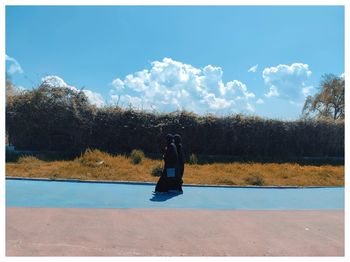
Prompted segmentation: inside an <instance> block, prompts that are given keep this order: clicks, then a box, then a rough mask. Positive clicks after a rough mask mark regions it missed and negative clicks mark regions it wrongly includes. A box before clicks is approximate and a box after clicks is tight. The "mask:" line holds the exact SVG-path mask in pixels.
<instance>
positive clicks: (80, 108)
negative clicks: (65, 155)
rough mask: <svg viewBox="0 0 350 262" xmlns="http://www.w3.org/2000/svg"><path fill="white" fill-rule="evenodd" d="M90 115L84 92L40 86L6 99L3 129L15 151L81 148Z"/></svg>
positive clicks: (88, 133) (91, 118)
mask: <svg viewBox="0 0 350 262" xmlns="http://www.w3.org/2000/svg"><path fill="white" fill-rule="evenodd" d="M93 116H94V108H93V107H92V106H91V105H89V103H88V101H87V97H86V96H85V94H84V93H83V92H76V91H74V90H71V89H69V88H51V87H48V86H45V85H41V86H40V87H39V88H38V89H34V90H32V91H28V92H25V93H23V94H21V95H17V96H15V97H13V98H12V99H11V100H10V101H8V103H7V105H6V130H7V133H8V139H9V142H10V143H12V144H13V145H15V147H16V149H18V150H77V149H80V148H82V149H84V148H87V147H88V144H89V141H88V139H89V137H90V134H91V128H92V126H91V125H92V123H93V121H92V120H93Z"/></svg>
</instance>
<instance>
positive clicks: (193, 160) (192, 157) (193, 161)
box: [188, 154, 198, 165]
mask: <svg viewBox="0 0 350 262" xmlns="http://www.w3.org/2000/svg"><path fill="white" fill-rule="evenodd" d="M188 163H189V164H193V165H195V164H198V157H197V156H196V155H195V154H191V155H190V159H189V161H188Z"/></svg>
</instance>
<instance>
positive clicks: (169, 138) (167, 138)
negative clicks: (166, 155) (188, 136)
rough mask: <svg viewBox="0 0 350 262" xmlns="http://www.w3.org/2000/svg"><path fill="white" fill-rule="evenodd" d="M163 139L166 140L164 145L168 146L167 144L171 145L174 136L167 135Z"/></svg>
mask: <svg viewBox="0 0 350 262" xmlns="http://www.w3.org/2000/svg"><path fill="white" fill-rule="evenodd" d="M165 139H166V144H167V145H169V144H171V143H172V142H173V140H174V136H173V135H172V134H167V135H166V136H165Z"/></svg>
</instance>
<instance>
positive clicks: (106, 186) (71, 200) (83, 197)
mask: <svg viewBox="0 0 350 262" xmlns="http://www.w3.org/2000/svg"><path fill="white" fill-rule="evenodd" d="M183 189H184V194H180V195H179V194H178V195H176V194H170V193H169V194H162V195H156V196H154V195H153V194H152V191H153V190H154V185H147V184H146V185H140V184H115V183H79V182H56V181H33V180H12V179H11V180H6V206H8V207H51V208H193V209H229V210H233V209H244V210H286V209H287V210H288V209H293V210H320V209H344V188H343V187H337V188H286V189H280V188H226V187H224V188H220V187H192V186H187V187H184V188H183Z"/></svg>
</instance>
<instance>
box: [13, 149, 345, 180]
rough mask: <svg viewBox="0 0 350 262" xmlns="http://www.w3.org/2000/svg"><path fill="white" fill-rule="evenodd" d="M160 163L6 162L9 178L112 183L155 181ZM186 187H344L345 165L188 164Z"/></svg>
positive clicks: (90, 157)
mask: <svg viewBox="0 0 350 262" xmlns="http://www.w3.org/2000/svg"><path fill="white" fill-rule="evenodd" d="M162 164H163V163H162V161H161V160H152V159H149V158H146V157H143V158H142V161H141V162H140V163H138V164H134V163H133V161H132V158H130V157H127V156H122V155H117V156H112V155H110V154H107V153H104V152H100V151H98V150H93V151H90V150H88V151H86V152H85V153H84V154H82V155H81V156H80V157H77V158H76V159H74V160H70V161H42V160H39V159H37V158H35V157H33V156H27V157H21V158H19V160H18V161H17V162H15V163H6V176H11V177H32V178H33V177H35V178H49V179H67V178H69V179H80V180H113V181H144V182H156V181H157V180H158V177H156V176H153V175H151V173H152V170H153V169H154V168H156V167H158V168H160V167H161V166H162ZM184 183H185V184H215V185H257V186H344V166H342V165H340V166H339V165H334V166H333V165H320V166H316V165H300V164H297V163H281V164H279V163H253V162H252V163H239V162H233V163H212V164H186V165H185V174H184Z"/></svg>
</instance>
